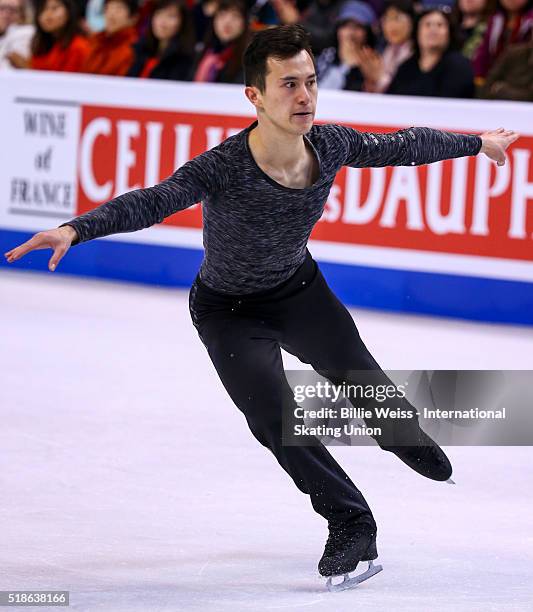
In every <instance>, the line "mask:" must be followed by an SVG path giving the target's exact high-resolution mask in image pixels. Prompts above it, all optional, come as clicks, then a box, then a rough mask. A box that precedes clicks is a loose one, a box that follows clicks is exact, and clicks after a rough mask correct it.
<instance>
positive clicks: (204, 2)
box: [192, 0, 218, 41]
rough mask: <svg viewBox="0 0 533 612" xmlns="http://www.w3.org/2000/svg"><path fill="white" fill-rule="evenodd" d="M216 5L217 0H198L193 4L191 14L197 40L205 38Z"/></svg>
mask: <svg viewBox="0 0 533 612" xmlns="http://www.w3.org/2000/svg"><path fill="white" fill-rule="evenodd" d="M217 6H218V0H200V1H199V2H197V3H196V4H195V5H194V7H193V9H192V15H193V19H194V30H195V32H196V40H197V41H203V40H204V39H205V37H206V35H207V32H208V31H209V29H210V27H211V23H212V21H213V15H214V14H215V11H216V10H217Z"/></svg>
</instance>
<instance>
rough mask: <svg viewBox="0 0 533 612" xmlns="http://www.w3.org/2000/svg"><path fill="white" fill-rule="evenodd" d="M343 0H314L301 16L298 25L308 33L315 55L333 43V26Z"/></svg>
mask: <svg viewBox="0 0 533 612" xmlns="http://www.w3.org/2000/svg"><path fill="white" fill-rule="evenodd" d="M343 4H344V0H314V2H313V3H312V4H311V6H310V7H309V8H308V9H307V11H306V12H305V13H304V15H302V17H301V19H300V23H301V24H302V25H303V27H304V28H305V29H306V30H307V31H308V32H309V35H310V40H311V46H312V48H313V51H314V53H315V55H319V54H320V52H321V51H323V50H324V49H325V48H326V47H332V46H334V45H335V44H336V42H335V38H336V36H335V25H336V22H337V16H338V14H339V11H340V9H341V6H342V5H343Z"/></svg>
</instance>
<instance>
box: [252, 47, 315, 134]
mask: <svg viewBox="0 0 533 612" xmlns="http://www.w3.org/2000/svg"><path fill="white" fill-rule="evenodd" d="M245 93H246V95H247V97H248V99H249V100H250V101H251V102H252V104H253V105H254V106H255V107H256V110H257V116H258V119H259V120H260V121H261V120H263V121H267V122H271V123H273V124H274V125H275V126H276V127H278V128H280V129H282V130H283V131H286V132H288V133H290V134H294V135H301V134H306V133H307V132H308V131H309V130H310V129H311V127H312V126H313V120H314V118H315V112H316V100H317V93H318V90H317V84H316V74H315V66H314V64H313V60H312V59H311V56H310V55H309V53H307V51H300V52H299V53H298V54H297V55H295V56H293V57H290V58H288V59H276V58H273V57H269V58H268V60H267V74H266V79H265V90H264V91H263V92H261V91H260V90H259V89H258V88H257V87H253V86H252V87H247V88H246V90H245Z"/></svg>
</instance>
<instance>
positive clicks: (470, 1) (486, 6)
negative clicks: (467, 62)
mask: <svg viewBox="0 0 533 612" xmlns="http://www.w3.org/2000/svg"><path fill="white" fill-rule="evenodd" d="M495 6H496V0H457V4H456V5H455V6H454V8H453V11H452V18H453V20H454V21H455V23H456V24H457V25H458V39H459V46H460V49H461V52H462V54H463V55H464V56H465V57H468V59H472V57H473V56H474V54H475V52H476V51H477V48H478V47H479V45H480V44H481V41H482V40H483V36H484V34H485V31H486V30H487V23H488V19H489V17H490V15H492V13H494V10H495Z"/></svg>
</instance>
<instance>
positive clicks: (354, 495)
mask: <svg viewBox="0 0 533 612" xmlns="http://www.w3.org/2000/svg"><path fill="white" fill-rule="evenodd" d="M258 325H259V324H256V323H254V322H251V321H248V320H246V319H242V318H239V317H233V318H229V319H228V318H227V317H226V316H224V315H222V316H219V315H217V314H216V313H215V314H213V315H212V316H208V317H206V318H205V319H204V320H203V321H202V323H201V324H200V325H199V326H198V328H199V331H200V334H201V338H202V341H203V342H204V344H205V345H206V347H207V350H208V352H209V356H210V358H211V360H212V362H213V364H214V366H215V368H216V370H217V372H218V375H219V377H220V379H221V381H222V383H223V385H224V387H225V388H226V390H227V391H228V393H229V395H230V396H231V398H232V400H233V401H234V403H235V404H236V405H237V407H238V408H239V409H240V410H241V411H242V412H243V414H244V416H245V417H246V420H247V422H248V425H249V427H250V429H251V431H252V433H253V434H254V436H255V437H256V438H257V440H259V442H260V443H261V444H263V445H264V446H266V447H267V448H268V449H270V450H271V451H272V453H273V454H274V455H275V457H276V459H277V460H278V462H279V463H280V465H281V466H282V467H283V469H284V470H285V471H286V472H287V473H288V474H289V475H290V476H291V478H292V479H293V480H294V482H295V484H296V485H297V486H298V488H299V489H300V490H301V491H303V492H304V493H307V494H309V495H310V497H311V502H312V504H313V507H314V509H315V510H316V512H318V513H319V514H321V515H322V516H323V517H324V518H326V519H328V520H330V519H333V520H343V519H345V518H346V517H348V516H354V517H363V516H368V517H371V511H370V509H369V507H368V504H367V503H366V501H365V499H364V497H363V495H362V494H361V492H360V491H359V490H358V489H357V487H356V486H355V485H354V484H353V483H352V481H351V480H350V479H349V478H348V476H347V475H346V474H345V472H344V471H343V470H342V468H341V467H340V466H339V465H338V463H337V462H336V461H335V460H334V458H333V457H332V456H331V454H330V453H329V452H328V450H327V449H326V448H325V447H324V446H323V445H322V444H320V445H318V446H284V445H283V444H282V406H283V402H284V397H283V394H288V396H287V397H286V398H285V401H289V402H290V401H291V400H292V403H293V404H294V400H293V399H292V390H291V388H290V386H289V385H288V383H287V380H286V377H285V373H284V370H283V362H282V358H281V351H280V348H279V344H278V343H277V341H276V340H275V339H274V338H271V337H268V336H269V334H268V332H267V330H266V329H264V328H258ZM286 405H287V404H286ZM294 407H296V405H295V404H294Z"/></svg>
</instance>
